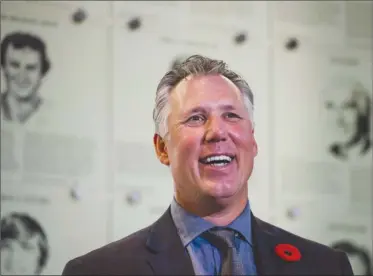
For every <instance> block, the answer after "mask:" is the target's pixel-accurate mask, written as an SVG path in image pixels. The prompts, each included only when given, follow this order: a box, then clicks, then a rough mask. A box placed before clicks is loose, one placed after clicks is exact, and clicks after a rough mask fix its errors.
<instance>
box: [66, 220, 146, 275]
mask: <svg viewBox="0 0 373 276" xmlns="http://www.w3.org/2000/svg"><path fill="white" fill-rule="evenodd" d="M149 231H150V226H149V227H146V228H143V229H141V230H139V231H136V232H134V233H132V234H131V235H128V236H126V237H124V238H122V239H120V240H117V241H114V242H111V243H109V244H107V245H104V246H102V247H100V248H97V249H95V250H92V251H90V252H88V253H86V254H84V255H81V256H78V257H76V258H74V259H72V260H70V261H69V262H68V263H67V264H66V265H65V267H64V269H63V272H62V275H118V274H120V275H137V274H149V272H147V273H141V271H144V270H145V269H147V267H146V266H145V264H146V263H145V262H146V260H145V259H144V254H142V251H144V252H145V250H146V249H145V246H146V241H147V237H148V234H149Z"/></svg>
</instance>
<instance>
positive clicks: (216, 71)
mask: <svg viewBox="0 0 373 276" xmlns="http://www.w3.org/2000/svg"><path fill="white" fill-rule="evenodd" d="M253 104H254V101H253V95H252V92H251V90H250V88H249V86H248V84H247V83H246V82H245V80H243V79H242V78H241V77H240V76H238V75H237V74H236V73H234V72H233V71H231V70H229V69H228V68H227V66H226V64H225V63H224V62H223V61H218V60H212V59H209V58H207V57H203V56H192V57H190V58H188V59H187V60H186V61H184V62H183V63H182V64H181V66H178V67H176V68H175V69H174V70H172V71H170V72H168V73H167V74H166V75H165V76H164V77H163V78H162V80H161V81H160V84H159V86H158V89H157V93H156V104H155V109H154V113H153V114H154V116H153V117H154V121H155V128H156V134H155V135H154V146H155V151H156V154H157V156H158V159H159V160H160V162H161V163H162V164H164V165H166V166H168V167H169V168H170V171H171V173H172V177H173V180H174V199H173V201H172V203H171V205H170V208H168V210H167V211H166V212H165V213H164V214H163V216H162V217H161V218H159V220H158V221H156V222H155V223H154V224H152V225H150V226H149V227H146V228H144V229H142V230H140V231H138V232H136V233H133V234H132V235H130V236H128V237H125V238H124V239H122V240H119V241H116V242H113V243H111V244H109V245H107V246H104V247H103V248H100V249H97V250H94V251H92V252H90V253H88V254H86V255H84V256H81V257H78V258H75V259H73V260H71V261H69V262H68V263H67V264H66V266H65V268H64V271H63V275H77V274H81V275H83V274H85V275H99V274H100V275H270V274H272V275H280V274H285V275H292V274H293V275H294V274H308V275H312V274H314V275H315V274H320V275H321V274H322V275H332V274H334V275H349V274H352V271H351V267H350V264H349V262H348V259H347V257H346V255H345V254H344V253H342V252H337V251H334V250H332V249H330V248H328V247H326V246H324V245H320V244H317V243H315V242H312V241H308V240H306V239H303V238H301V237H298V236H296V235H293V234H291V233H288V232H286V231H284V230H281V229H280V228H277V227H275V226H273V225H270V224H268V223H266V222H264V221H261V220H260V219H258V218H256V217H255V216H254V215H253V213H252V212H251V210H250V204H249V201H248V184H247V182H248V179H249V177H250V175H251V172H252V170H253V164H254V158H255V156H256V155H257V150H258V147H257V144H256V141H255V137H254V128H253V125H254V124H253Z"/></svg>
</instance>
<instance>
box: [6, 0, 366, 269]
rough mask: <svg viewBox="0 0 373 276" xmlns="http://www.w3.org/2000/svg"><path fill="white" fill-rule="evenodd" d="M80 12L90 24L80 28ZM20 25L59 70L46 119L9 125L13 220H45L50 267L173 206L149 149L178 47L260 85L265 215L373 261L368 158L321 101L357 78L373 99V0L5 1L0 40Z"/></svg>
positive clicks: (259, 207)
mask: <svg viewBox="0 0 373 276" xmlns="http://www.w3.org/2000/svg"><path fill="white" fill-rule="evenodd" d="M26 2H27V3H26ZM78 8H81V9H82V10H83V11H84V12H85V13H86V15H87V17H86V19H85V20H83V21H82V22H81V23H74V21H73V20H72V15H73V14H74V12H76V10H77V9H78ZM136 17H138V18H140V21H141V25H140V27H139V28H138V29H135V30H131V29H130V28H128V22H129V21H130V20H131V19H133V18H136ZM13 31H24V32H30V33H33V34H36V35H38V36H40V37H41V38H42V39H43V40H44V41H45V43H46V45H47V52H48V55H49V57H50V60H51V63H52V67H51V70H50V72H49V73H48V74H47V75H46V77H45V79H44V82H43V84H42V86H41V88H40V93H41V95H42V97H43V99H44V101H43V104H42V105H41V107H40V109H39V110H38V112H37V113H35V114H34V115H33V116H32V117H31V118H30V120H28V121H27V122H26V123H24V124H15V123H13V122H9V121H5V120H2V124H1V165H2V167H1V196H2V200H1V216H2V217H5V216H6V215H8V214H9V213H11V212H14V211H20V212H25V213H28V214H30V215H31V216H32V217H34V218H35V219H36V220H37V221H39V222H40V223H41V225H42V227H43V228H44V229H45V232H46V233H47V237H48V241H49V245H50V254H51V255H50V258H49V259H48V262H47V266H46V268H45V269H44V270H43V274H60V273H61V272H62V269H63V266H64V265H65V263H66V262H67V261H68V260H69V259H71V258H73V257H76V256H78V255H80V254H83V253H86V252H88V251H89V250H92V249H94V248H96V247H99V246H102V245H104V244H106V243H108V242H110V241H113V240H116V239H119V238H121V237H123V236H126V235H127V234H130V233H132V232H133V231H135V230H137V229H139V228H141V227H143V226H146V225H148V224H150V223H151V222H153V221H154V220H155V219H157V218H158V217H159V216H160V214H161V213H162V212H163V211H164V210H165V209H166V208H167V206H168V204H169V203H170V200H171V198H172V179H171V176H170V174H169V172H168V170H167V168H164V167H162V166H161V165H160V164H159V163H158V161H157V159H156V157H155V154H154V150H153V148H152V135H153V130H154V126H153V122H152V108H153V104H154V96H155V89H156V86H157V82H158V81H159V80H160V78H161V77H162V75H163V74H164V73H165V72H166V70H167V69H168V68H169V66H170V63H171V61H172V59H173V58H174V57H175V56H177V55H190V54H195V53H200V54H205V55H208V56H211V57H214V58H219V59H224V60H225V61H227V62H228V63H229V64H230V65H231V67H232V68H233V69H234V70H237V71H238V72H240V73H241V74H242V75H243V76H244V77H245V78H246V79H247V81H248V82H249V84H250V86H251V88H252V89H253V91H254V94H255V97H256V99H255V102H256V110H255V119H256V127H257V128H256V135H257V139H258V143H259V156H258V158H257V162H256V168H255V172H254V175H253V177H252V179H251V180H250V184H249V185H250V191H249V194H250V200H251V202H252V208H253V211H254V213H255V214H256V215H257V216H259V217H260V218H262V219H265V220H267V221H270V222H273V223H275V224H277V225H279V226H281V227H284V228H286V229H288V230H291V231H293V232H296V233H298V234H301V235H303V236H306V237H309V238H311V239H315V240H318V241H320V242H323V243H325V244H329V245H330V244H331V243H332V242H334V241H336V240H339V239H348V240H350V241H352V242H354V243H356V244H357V245H359V246H361V247H365V248H366V249H367V250H368V251H369V253H370V255H372V245H371V240H372V227H371V225H372V210H371V202H372V196H371V194H372V185H371V183H372V182H371V172H372V170H371V166H372V161H371V158H370V157H371V151H369V153H368V154H366V155H365V156H364V157H358V158H354V159H349V160H347V161H340V160H337V159H335V158H333V157H331V155H330V154H328V150H327V149H328V145H329V144H330V143H331V142H332V141H334V139H339V137H341V136H340V135H339V134H338V133H336V131H337V130H334V128H335V121H331V118H330V114H329V113H327V112H326V110H325V108H324V106H325V104H324V102H325V99H326V98H328V97H329V98H330V97H332V99H334V100H338V99H341V96H340V95H341V93H342V92H339V91H342V90H345V89H349V88H350V87H349V86H350V85H352V84H354V82H356V81H357V82H361V84H362V85H364V86H365V88H366V89H367V90H368V92H369V93H370V95H372V81H371V78H372V63H371V61H372V50H371V49H372V2H359V1H353V2H352V3H347V2H346V3H344V2H337V1H332V2H321V1H320V2H305V1H301V2H294V1H292V2H266V1H258V2H255V1H239V2H231V3H228V2H218V1H217V2H215V1H214V2H213V1H209V2H201V1H181V2H176V1H164V2H150V1H149V2H146V1H139V2H130V1H120V2H112V1H111V2H89V1H87V2H86V1H59V2H57V1H56V2H54V1H51V2H47V1H17V2H16V1H8V2H1V39H3V38H4V37H5V36H6V35H7V34H9V33H10V32H13ZM241 32H243V33H246V34H247V40H246V41H245V42H244V43H242V44H237V43H235V42H234V37H235V35H237V34H238V33H241ZM292 38H295V39H297V41H298V47H296V48H295V49H292V50H289V49H288V48H287V46H286V45H287V44H288V42H289V39H292ZM1 78H2V79H1V91H4V90H5V89H6V87H5V81H4V76H3V74H2V76H1ZM332 91H334V92H335V91H337V93H334V94H333V93H329V92H332ZM333 97H334V98H333ZM338 135H339V136H338ZM357 171H358V173H356V172H357ZM72 191H73V193H74V194H75V195H77V197H72V196H71V192H72ZM128 197H132V198H133V199H134V200H135V201H134V203H133V204H130V203H129V202H130V201H129V200H128ZM289 214H292V215H289ZM371 258H372V257H371ZM358 266H359V265H356V267H355V269H356V271H358V269H359V267H358Z"/></svg>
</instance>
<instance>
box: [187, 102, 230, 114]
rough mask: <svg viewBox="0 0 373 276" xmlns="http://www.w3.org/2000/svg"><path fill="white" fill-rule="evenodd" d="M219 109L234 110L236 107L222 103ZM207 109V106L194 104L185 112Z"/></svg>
mask: <svg viewBox="0 0 373 276" xmlns="http://www.w3.org/2000/svg"><path fill="white" fill-rule="evenodd" d="M219 109H221V110H224V111H228V110H234V109H236V107H235V106H233V105H231V104H224V105H220V106H219ZM207 110H208V108H207V107H203V106H196V107H194V108H191V109H188V110H187V111H186V112H185V113H186V114H190V113H198V112H206V111H207Z"/></svg>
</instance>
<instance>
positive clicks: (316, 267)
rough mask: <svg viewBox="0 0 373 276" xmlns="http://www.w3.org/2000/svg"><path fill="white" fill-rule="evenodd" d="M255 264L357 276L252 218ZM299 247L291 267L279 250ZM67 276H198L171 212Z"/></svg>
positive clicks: (280, 271) (334, 258) (332, 255)
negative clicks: (283, 245) (281, 246)
mask: <svg viewBox="0 0 373 276" xmlns="http://www.w3.org/2000/svg"><path fill="white" fill-rule="evenodd" d="M252 230H253V231H252V232H253V242H254V258H255V262H256V266H257V271H258V275H353V273H352V269H351V266H350V263H349V261H348V259H347V256H346V254H345V253H343V252H339V251H336V250H334V249H331V248H329V247H327V246H325V245H321V244H318V243H316V242H313V241H310V240H307V239H304V238H301V237H298V236H296V235H294V234H291V233H289V232H287V231H285V230H282V229H280V228H278V227H276V226H274V225H271V224H269V223H266V222H264V221H262V220H260V219H258V218H256V217H255V216H253V215H252ZM279 243H287V244H291V245H293V246H296V247H297V248H298V249H299V250H300V252H301V254H302V257H301V259H300V260H299V261H297V262H287V261H285V260H283V259H282V258H280V257H279V256H278V255H276V253H275V246H276V245H277V244H279ZM62 275H195V274H194V271H193V265H192V262H191V259H190V258H189V256H188V253H187V251H186V250H185V249H184V247H183V245H182V243H181V240H180V238H179V235H178V233H177V230H176V227H175V225H174V222H173V219H172V217H171V212H170V208H169V209H168V210H167V211H166V212H165V213H164V214H163V216H162V217H160V219H159V220H157V221H156V222H155V223H154V224H153V225H151V226H149V227H147V228H144V229H142V230H140V231H137V232H135V233H133V234H132V235H130V236H127V237H125V238H123V239H121V240H119V241H116V242H113V243H110V244H108V245H106V246H104V247H101V248H99V249H96V250H94V251H92V252H89V253H87V254H85V255H83V256H80V257H78V258H75V259H73V260H70V261H69V262H68V263H67V264H66V266H65V268H64V270H63V272H62Z"/></svg>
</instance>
